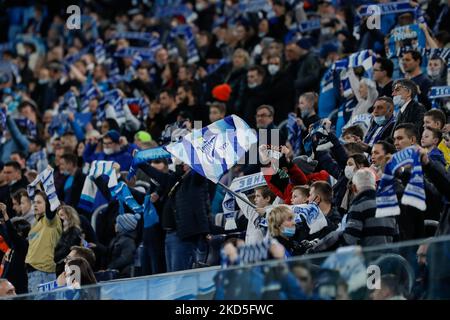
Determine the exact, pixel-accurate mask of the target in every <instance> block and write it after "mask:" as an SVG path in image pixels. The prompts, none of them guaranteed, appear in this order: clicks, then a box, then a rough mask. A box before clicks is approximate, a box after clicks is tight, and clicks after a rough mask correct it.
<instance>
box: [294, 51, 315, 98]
mask: <svg viewBox="0 0 450 320" xmlns="http://www.w3.org/2000/svg"><path fill="white" fill-rule="evenodd" d="M319 83H320V61H319V57H318V56H317V55H316V54H314V53H313V52H308V53H307V54H306V55H305V56H303V57H301V58H300V60H299V64H298V72H297V77H296V79H295V82H294V85H295V89H296V91H297V96H300V95H301V94H302V93H305V92H309V91H316V92H317V91H318V89H319Z"/></svg>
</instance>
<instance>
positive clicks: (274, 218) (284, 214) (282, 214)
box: [269, 204, 294, 237]
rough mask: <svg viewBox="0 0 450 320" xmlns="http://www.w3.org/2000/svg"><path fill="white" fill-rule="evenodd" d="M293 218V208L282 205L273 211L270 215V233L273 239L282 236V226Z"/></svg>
mask: <svg viewBox="0 0 450 320" xmlns="http://www.w3.org/2000/svg"><path fill="white" fill-rule="evenodd" d="M291 216H292V217H293V216H294V213H293V212H292V210H291V208H289V206H287V205H285V204H281V205H279V206H276V207H275V208H273V209H272V211H271V212H270V215H269V232H270V235H271V236H272V237H278V236H280V235H281V228H280V227H281V224H282V223H283V222H284V221H285V220H287V219H288V218H289V217H291Z"/></svg>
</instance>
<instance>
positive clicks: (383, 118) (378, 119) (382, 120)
mask: <svg viewBox="0 0 450 320" xmlns="http://www.w3.org/2000/svg"><path fill="white" fill-rule="evenodd" d="M373 121H375V123H376V124H377V125H379V126H382V125H384V124H385V123H386V116H375V117H373Z"/></svg>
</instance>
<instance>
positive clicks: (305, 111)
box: [300, 110, 309, 119]
mask: <svg viewBox="0 0 450 320" xmlns="http://www.w3.org/2000/svg"><path fill="white" fill-rule="evenodd" d="M300 116H301V117H302V118H303V119H306V118H308V116H309V110H302V111H301V112H300Z"/></svg>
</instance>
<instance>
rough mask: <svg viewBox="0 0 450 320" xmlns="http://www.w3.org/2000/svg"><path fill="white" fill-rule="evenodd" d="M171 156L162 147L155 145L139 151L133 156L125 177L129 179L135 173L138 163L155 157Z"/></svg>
mask: <svg viewBox="0 0 450 320" xmlns="http://www.w3.org/2000/svg"><path fill="white" fill-rule="evenodd" d="M171 157H172V155H171V154H170V153H169V152H167V151H166V150H165V149H163V147H156V148H150V149H146V150H142V151H139V152H137V153H136V154H135V155H134V157H133V161H132V162H131V166H130V171H129V172H128V177H127V179H128V180H130V179H131V178H132V177H133V176H134V175H135V174H136V169H137V167H138V166H139V165H140V164H142V163H146V162H149V161H152V160H156V159H168V158H171Z"/></svg>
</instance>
